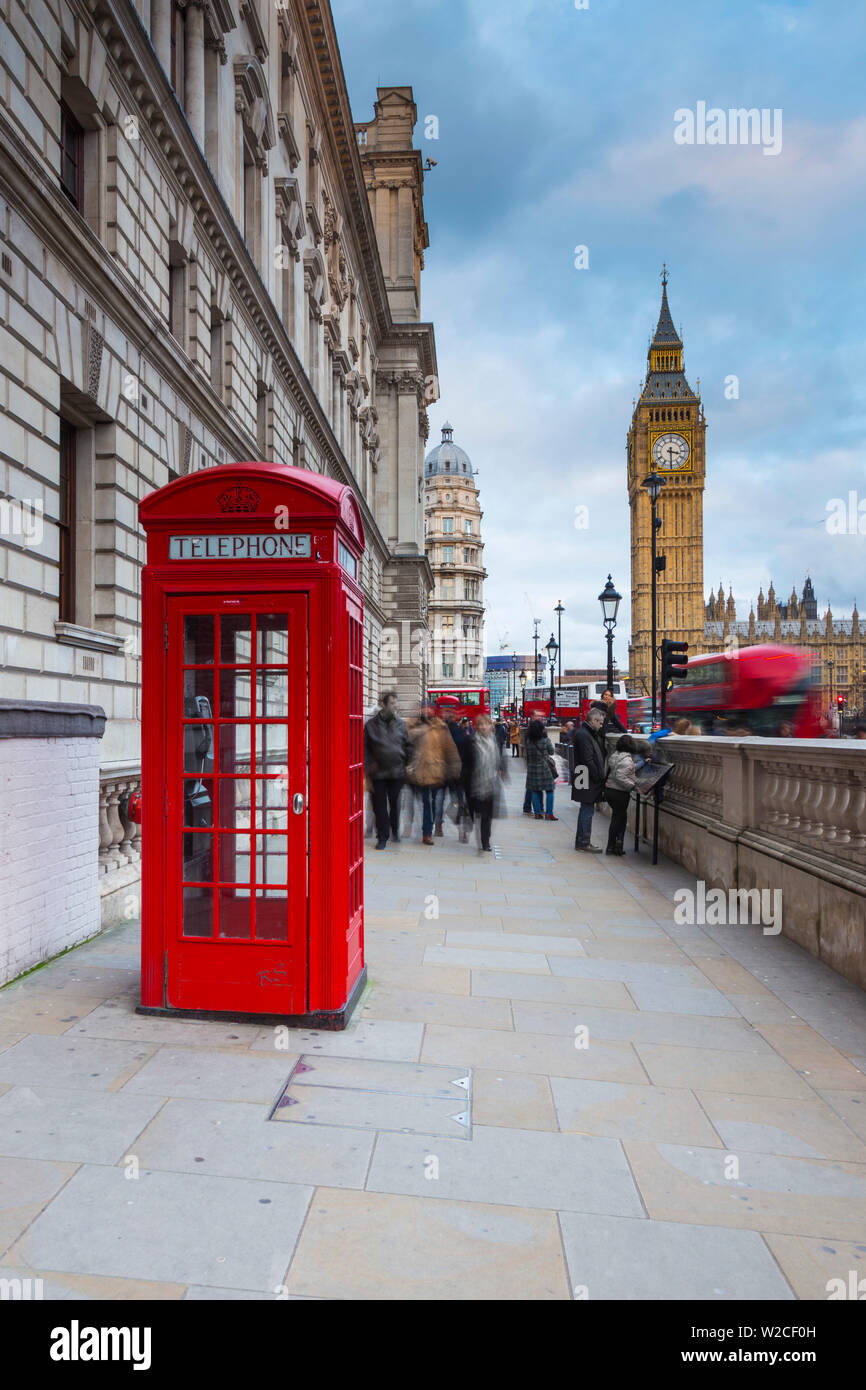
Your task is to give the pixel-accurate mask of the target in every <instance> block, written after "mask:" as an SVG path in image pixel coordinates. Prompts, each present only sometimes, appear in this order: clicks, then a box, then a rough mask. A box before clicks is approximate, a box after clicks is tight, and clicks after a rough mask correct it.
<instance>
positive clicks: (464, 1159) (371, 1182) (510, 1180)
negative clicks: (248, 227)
mask: <svg viewBox="0 0 866 1390" xmlns="http://www.w3.org/2000/svg"><path fill="white" fill-rule="evenodd" d="M430 1155H433V1157H434V1158H435V1159H436V1165H437V1166H436V1168H435V1170H434V1171H435V1173H437V1174H438V1176H436V1177H434V1178H432V1179H431V1177H430V1176H429V1174H430V1171H431V1169H430V1163H429V1157H430ZM367 1188H368V1189H369V1190H370V1191H372V1192H396V1193H401V1194H404V1195H407V1196H409V1195H414V1196H417V1197H426V1198H431V1197H432V1198H436V1199H437V1200H442V1199H444V1200H457V1201H470V1202H493V1203H495V1204H496V1205H501V1206H518V1207H542V1208H550V1209H559V1210H562V1211H595V1212H600V1211H603V1212H615V1213H619V1214H621V1215H629V1216H640V1215H642V1213H643V1208H642V1206H641V1203H640V1200H639V1198H638V1195H637V1192H636V1190H635V1187H634V1183H633V1181H632V1178H631V1174H630V1172H629V1168H628V1164H627V1163H626V1160H625V1155H624V1154H623V1151H622V1147H621V1145H619V1144H618V1143H616V1142H615V1141H614V1140H611V1139H598V1138H594V1137H593V1138H590V1137H587V1136H586V1135H580V1134H557V1133H544V1132H542V1131H538V1130H529V1129H497V1128H487V1127H485V1126H481V1125H473V1130H472V1142H471V1143H468V1144H467V1143H464V1142H462V1141H461V1140H460V1139H447V1138H446V1139H440V1138H438V1137H437V1138H435V1139H433V1140H429V1139H426V1138H425V1137H424V1136H420V1135H414V1134H391V1133H388V1134H381V1135H380V1136H379V1140H378V1143H377V1144H376V1150H375V1153H374V1154H373V1161H372V1164H371V1165H370V1173H369V1176H368V1178H367Z"/></svg>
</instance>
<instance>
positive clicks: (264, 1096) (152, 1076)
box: [125, 1039, 298, 1105]
mask: <svg viewBox="0 0 866 1390" xmlns="http://www.w3.org/2000/svg"><path fill="white" fill-rule="evenodd" d="M292 1042H293V1043H294V1039H292ZM297 1057H298V1053H290V1052H276V1051H275V1052H274V1053H273V1055H272V1056H270V1057H265V1056H262V1055H261V1053H257V1054H256V1055H255V1056H251V1055H250V1054H249V1053H248V1052H232V1051H229V1050H224V1051H217V1050H216V1049H213V1050H208V1049H206V1048H201V1047H190V1048H170V1047H163V1048H161V1049H160V1051H159V1052H157V1053H156V1055H155V1056H154V1057H152V1058H151V1059H150V1061H149V1062H148V1063H147V1064H146V1065H145V1066H144V1067H142V1069H141V1071H140V1072H138V1073H137V1074H136V1075H135V1076H134V1077H133V1078H132V1080H131V1081H130V1082H129V1083H128V1084H127V1086H126V1087H125V1093H126V1094H133V1095H141V1096H160V1097H163V1098H165V1099H168V1098H169V1097H170V1096H184V1097H186V1098H187V1099H189V1100H239V1101H253V1102H255V1101H258V1102H259V1103H260V1104H263V1105H264V1104H273V1102H274V1100H275V1099H276V1097H277V1093H278V1092H279V1090H280V1089H281V1087H282V1086H284V1085H285V1083H286V1080H287V1079H288V1075H289V1072H290V1071H291V1070H292V1066H293V1065H294V1063H295V1061H296V1060H297Z"/></svg>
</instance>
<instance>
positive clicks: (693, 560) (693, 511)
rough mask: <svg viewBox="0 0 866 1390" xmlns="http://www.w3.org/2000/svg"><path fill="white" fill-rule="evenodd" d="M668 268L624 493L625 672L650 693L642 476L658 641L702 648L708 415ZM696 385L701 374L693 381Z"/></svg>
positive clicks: (632, 428) (637, 411)
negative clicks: (675, 310) (627, 550)
mask: <svg viewBox="0 0 866 1390" xmlns="http://www.w3.org/2000/svg"><path fill="white" fill-rule="evenodd" d="M667 285H668V277H667V268H665V269H664V270H663V271H662V306H661V313H660V314H659V321H658V327H657V328H656V331H655V335H654V337H653V340H652V342H651V343H650V346H649V350H648V352H647V374H646V381H645V382H644V384H643V388H642V390H641V395H640V400H639V401H638V402H637V404H636V406H635V408H634V414H633V415H632V419H631V426H630V428H629V432H628V442H627V446H626V449H627V455H628V500H629V507H630V510H631V644H630V646H629V675H630V678H631V683H632V685H633V688H634V689H635V691H642V692H645V693H646V694H649V693H650V686H651V681H652V671H651V665H650V645H651V632H652V614H651V607H650V604H651V583H652V575H651V557H650V548H651V544H652V535H651V528H652V511H651V507H650V499H649V494H648V493H647V490H646V488H644V487H643V486H642V484H643V480H644V478H646V477H647V476H648V475H649V474H650V473H652V472H655V473H657V474H659V476H660V477H662V478H663V479H664V485H663V487H662V489H661V493H660V495H659V500H658V505H657V509H656V514H657V516H659V517H660V518H661V522H662V525H661V530H660V531H658V532H657V540H656V545H657V553H658V554H659V555H664V556H665V568H664V569H663V570H662V571H661V572H660V573H659V575H658V589H657V607H656V615H657V616H656V623H657V632H656V641H657V642H658V643H660V642H661V640H662V638H663V637H674V638H679V639H682V640H683V641H685V642H688V643H689V656H692V655H693V654H694V653H695V652H697V651H701V650H702V649H703V645H704V644H703V635H704V593H703V585H704V565H703V554H704V518H703V495H704V481H705V471H706V450H705V441H706V430H707V426H706V421H705V419H704V411H703V406H702V405H701V399H700V395H699V394H698V393H696V392H695V391H693V390H692V388H691V387H690V386H689V383H688V382H687V381H686V377H685V372H684V370H683V344H682V340H681V338H680V336H679V334H678V333H677V331H676V329H675V328H674V323H673V319H672V318H671V311H670V309H669V307H668V289H667ZM698 385H699V386H700V382H698Z"/></svg>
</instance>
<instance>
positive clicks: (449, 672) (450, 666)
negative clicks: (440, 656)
mask: <svg viewBox="0 0 866 1390" xmlns="http://www.w3.org/2000/svg"><path fill="white" fill-rule="evenodd" d="M442 674H443V676H452V677H453V675H454V663H453V662H452V661H443V663H442Z"/></svg>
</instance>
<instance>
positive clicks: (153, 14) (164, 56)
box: [150, 0, 171, 77]
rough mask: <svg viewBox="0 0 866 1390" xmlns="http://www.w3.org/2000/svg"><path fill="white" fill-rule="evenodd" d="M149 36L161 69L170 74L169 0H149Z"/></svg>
mask: <svg viewBox="0 0 866 1390" xmlns="http://www.w3.org/2000/svg"><path fill="white" fill-rule="evenodd" d="M150 37H151V40H152V42H153V46H154V49H155V50H156V56H157V58H158V59H159V61H160V63H161V64H162V67H163V71H164V72H165V73H166V75H167V76H169V77H170V76H171V0H150Z"/></svg>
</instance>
